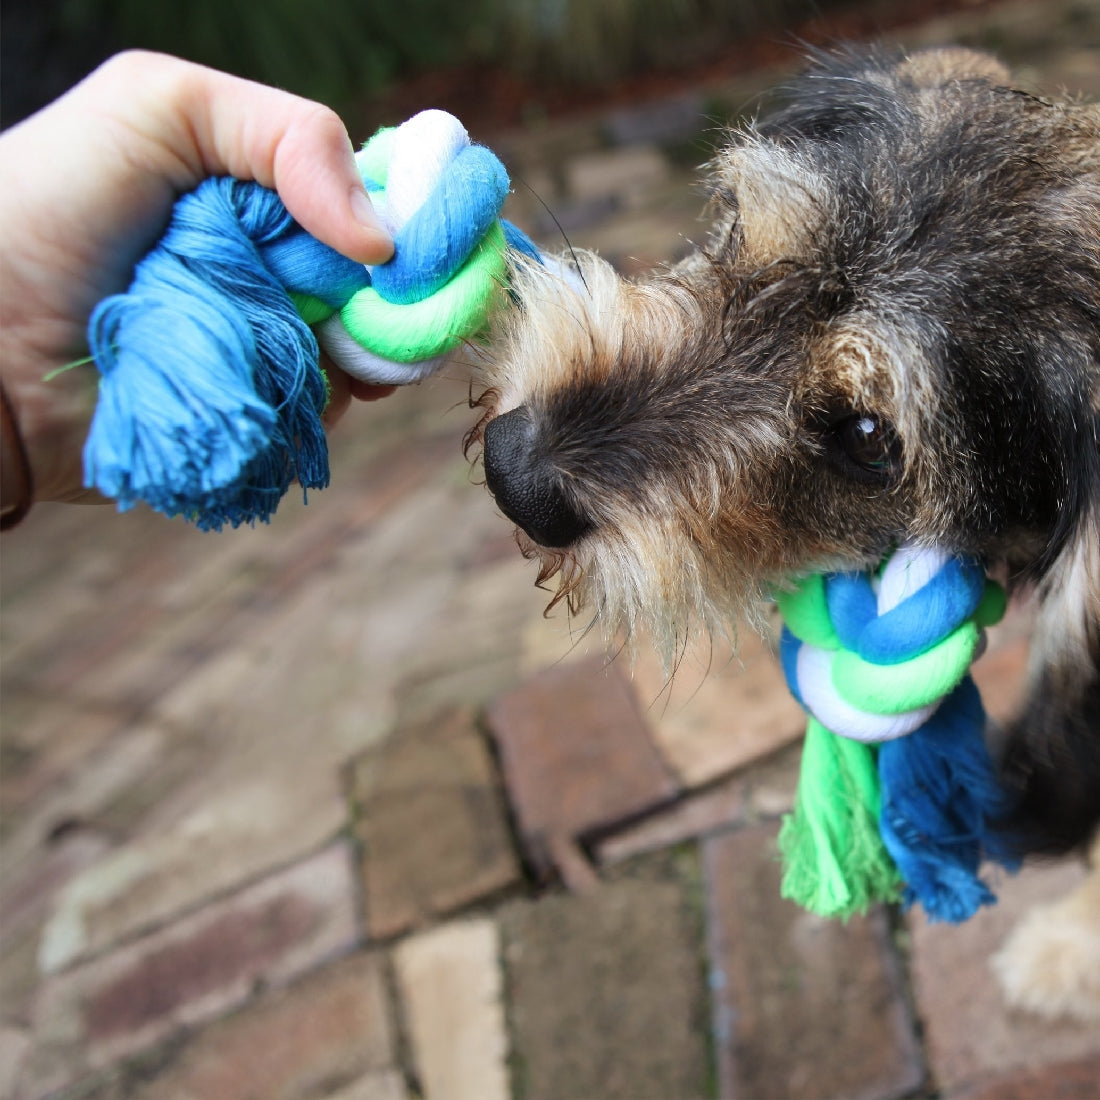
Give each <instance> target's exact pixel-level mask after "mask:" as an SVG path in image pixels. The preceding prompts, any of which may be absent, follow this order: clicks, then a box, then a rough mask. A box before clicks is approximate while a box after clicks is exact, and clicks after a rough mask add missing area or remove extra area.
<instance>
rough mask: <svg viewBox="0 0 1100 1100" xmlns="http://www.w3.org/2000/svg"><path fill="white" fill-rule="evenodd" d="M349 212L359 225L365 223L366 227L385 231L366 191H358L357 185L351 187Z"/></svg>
mask: <svg viewBox="0 0 1100 1100" xmlns="http://www.w3.org/2000/svg"><path fill="white" fill-rule="evenodd" d="M351 212H352V215H353V216H354V218H355V220H356V221H357V222H358V223H359V224H360V225H365V226H366V227H367V228H368V229H381V230H382V232H383V233H384V232H385V231H386V228H385V226H384V225H383V224H382V222H381V220H380V219H379V217H378V213H377V211H376V210H375V209H374V207H373V206H372V205H371V201H370V199H369V198H367V193H366V191H360V190H359V188H358V187H353V188H352V189H351Z"/></svg>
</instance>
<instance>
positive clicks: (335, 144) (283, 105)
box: [116, 52, 393, 264]
mask: <svg viewBox="0 0 1100 1100" xmlns="http://www.w3.org/2000/svg"><path fill="white" fill-rule="evenodd" d="M116 62H117V63H118V64H120V65H122V66H129V67H131V68H133V69H134V70H136V71H135V72H133V73H132V74H129V75H130V77H131V79H132V80H133V83H132V85H131V86H136V87H144V88H146V89H149V88H150V87H153V88H156V87H160V88H163V89H165V90H166V94H164V95H162V96H161V97H160V101H161V103H162V105H163V107H162V109H163V110H164V112H165V113H164V115H163V116H162V119H163V126H162V134H163V138H162V140H163V141H164V142H165V143H166V145H168V146H169V150H168V151H169V152H170V153H172V154H174V155H175V156H176V157H178V158H179V159H180V160H181V161H183V162H184V163H185V164H189V165H190V166H191V167H192V169H193V174H194V176H195V180H194V182H198V179H200V178H202V177H203V176H211V175H231V176H234V177H236V178H237V179H251V180H255V181H256V182H258V183H261V184H263V185H264V186H265V187H272V188H274V189H275V190H276V191H278V193H279V196H280V198H282V200H283V202H284V203H285V204H286V207H287V209H288V210H289V211H290V213H291V214H292V215H293V217H294V218H295V220H296V221H297V222H299V224H301V225H302V226H303V227H304V228H305V229H306V230H308V231H309V232H310V233H312V234H313V235H314V236H315V237H317V238H318V239H319V240H322V241H324V242H325V244H328V245H331V246H332V247H333V248H335V249H336V250H337V251H338V252H341V253H343V254H344V255H345V256H349V257H351V258H352V259H354V260H358V261H360V262H361V263H371V264H374V263H383V262H384V261H386V260H387V259H389V258H390V256H391V255H392V254H393V241H392V240H391V238H390V236H389V234H388V232H387V231H386V229H385V227H384V226H383V225H382V222H381V220H380V219H379V218H378V215H377V213H376V212H375V211H374V208H373V207H372V206H371V202H370V199H369V198H368V197H367V193H366V191H365V189H364V187H363V181H362V179H361V177H360V175H359V172H358V169H357V168H356V166H355V158H354V156H353V153H352V146H351V141H350V139H349V137H348V133H347V130H346V129H345V127H344V124H343V122H341V120H340V117H339V116H338V115H337V114H336V113H335V112H334V111H332V110H330V109H329V108H328V107H325V106H323V105H321V104H319V103H314V102H312V101H310V100H308V99H303V98H301V97H300V96H296V95H292V94H291V93H289V92H284V91H280V90H279V89H276V88H269V87H267V86H265V85H263V84H256V83H253V82H252V81H249V80H242V79H240V78H239V77H235V76H230V75H228V74H227V73H221V72H218V71H216V70H214V69H207V68H205V67H203V66H200V65H193V64H191V63H190V62H185V61H180V60H178V59H177V58H171V57H166V56H163V55H159V54H149V53H142V52H138V53H132V54H126V55H122V56H121V57H120V58H117V59H116ZM148 103H149V99H148V98H143V101H142V103H141V104H136V105H135V108H134V110H135V111H138V110H147V109H148ZM145 128H146V130H147V132H148V129H147V127H145ZM172 146H175V148H172Z"/></svg>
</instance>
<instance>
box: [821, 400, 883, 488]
mask: <svg viewBox="0 0 1100 1100" xmlns="http://www.w3.org/2000/svg"><path fill="white" fill-rule="evenodd" d="M828 450H829V454H830V457H831V458H833V459H834V461H837V462H838V463H839V464H840V465H841V466H842V467H844V468H845V472H848V473H853V474H855V475H856V476H857V477H860V478H861V479H870V480H873V481H876V482H886V481H889V480H891V479H892V478H893V477H894V476H895V475H896V474H897V472H898V468H899V464H900V459H901V443H900V441H899V440H898V437H897V433H896V432H895V431H894V426H893V424H891V423H890V422H889V421H888V420H883V419H881V418H880V417H877V416H873V415H871V414H870V413H856V414H854V415H852V416H846V417H844V418H843V419H842V420H839V421H837V422H836V423H834V424H833V425H832V428H831V430H830V433H829V447H828Z"/></svg>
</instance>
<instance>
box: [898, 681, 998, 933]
mask: <svg viewBox="0 0 1100 1100" xmlns="http://www.w3.org/2000/svg"><path fill="white" fill-rule="evenodd" d="M984 717H985V716H984V711H983V709H982V701H981V697H980V695H979V694H978V689H977V688H976V687H975V686H974V682H973V680H971V679H970V677H969V676H968V677H966V679H964V680H963V681H962V683H960V684H959V686H958V687H957V688H955V690H954V691H953V692H952V693H951V694H950V695H949V696H948V697H947V698H946V699H945V700H944V702H943V703H942V704H941V705H940V707H939V708H938V709H937V711H936V713H935V714H934V715H933V716H932V718H930V719H929V720H928V721H927V722H926V723H925V724H924V725H923V726H921V727H920V729H918V730H915V731H914V732H913V733H911V734H909V736H907V737H900V738H897V739H896V740H893V741H887V742H885V743H883V744H882V745H881V746H880V747H879V760H878V769H879V781H880V789H881V798H882V811H881V817H880V821H879V829H880V832H881V834H882V839H883V843H884V844H885V845H886V849H887V851H889V853H890V855H891V857H892V858H893V860H894V862H895V863H896V864H897V867H898V870H899V871H900V872H901V876H902V878H903V879H904V881H905V890H904V894H903V900H904V902H905V904H906V905H912V904H913V903H914V902H919V903H920V904H921V905H922V906H923V907H924V910H925V912H926V913H927V914H928V918H929V920H932V921H950V922H954V923H958V922H960V921H965V920H968V919H969V918H970V917H972V916H973V915H974V914H975V913H976V912H977V911H978V909H980V908H981V907H982V906H983V905H992V904H993V903H994V902H995V901H996V898H995V897H994V895H993V893H992V891H991V890H990V889H989V887H988V886H986V884H985V883H984V882H982V880H981V879H980V878H979V877H978V870H979V867H980V865H981V862H982V860H983V858H986V857H989V858H994V859H997V860H998V861H999V862H1000V863H1002V865H1004V866H1005V867H1007V868H1009V869H1010V870H1015V868H1016V866H1017V864H1016V863H1015V862H1014V861H1012V860H1011V859H1010V858H1008V857H1007V855H1005V854H1004V853H1003V852H1002V851H1001V850H1000V849H999V847H998V843H997V840H996V838H995V836H994V835H993V834H992V833H991V831H990V826H991V823H992V822H993V821H995V820H996V819H997V818H998V817H1000V816H1001V815H1002V814H1003V813H1004V812H1005V810H1006V809H1007V808H1008V805H1007V797H1006V795H1005V793H1004V791H1003V790H1001V789H1000V788H999V787H998V786H997V778H996V774H995V772H994V768H993V762H992V760H991V759H990V756H989V751H988V749H987V748H986V745H985V740H984V738H983V736H982V728H983V725H984Z"/></svg>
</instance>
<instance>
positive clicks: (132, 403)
mask: <svg viewBox="0 0 1100 1100" xmlns="http://www.w3.org/2000/svg"><path fill="white" fill-rule="evenodd" d="M358 164H359V167H360V171H361V173H362V175H363V177H364V182H365V184H366V186H367V189H368V191H369V192H370V193H371V197H372V201H374V203H375V204H376V206H377V207H379V208H380V209H381V211H382V214H383V217H384V219H385V221H386V224H387V225H388V227H389V229H390V230H391V232H392V234H393V236H394V238H395V252H394V256H393V258H392V259H391V260H390V261H388V262H387V263H385V264H382V265H378V266H376V267H374V268H367V267H365V266H363V265H362V264H357V263H354V262H353V261H351V260H348V259H346V258H345V257H343V256H341V255H340V254H339V253H337V252H335V251H334V250H333V249H331V248H329V247H328V246H327V245H324V244H322V243H321V242H320V241H317V240H315V239H314V238H313V237H311V236H310V235H309V234H308V233H306V232H305V231H304V230H303V229H302V228H301V227H300V226H298V225H297V224H296V223H295V222H294V220H293V219H292V218H291V217H290V215H289V214H288V213H287V211H286V208H285V207H284V206H283V204H282V201H281V200H280V199H279V197H278V196H277V195H276V194H275V193H274V192H272V191H270V190H267V189H266V188H263V187H261V186H259V185H258V184H255V183H244V182H241V181H239V180H233V179H210V180H206V181H204V182H203V183H202V184H200V185H199V186H198V187H197V188H196V189H195V190H194V191H192V192H190V193H189V194H187V195H184V196H183V197H182V198H181V199H179V201H178V202H177V203H176V206H175V209H174V212H173V216H172V221H171V223H170V225H169V227H168V229H167V230H166V232H165V234H164V236H163V237H162V238H161V240H160V241H159V243H158V244H157V245H156V246H155V247H154V248H153V250H152V251H151V252H149V253H148V254H147V255H146V256H145V257H144V258H143V259H142V260H141V262H140V263H139V264H138V265H137V268H136V270H135V274H134V278H133V282H132V283H131V286H130V288H129V290H128V291H127V292H126V293H125V294H120V295H115V296H113V297H111V298H108V299H106V300H104V301H103V302H101V303H100V304H99V306H98V307H97V308H96V310H95V312H94V313H93V315H92V318H91V321H90V323H89V332H88V341H89V345H90V348H91V352H92V357H93V359H94V360H95V362H96V365H97V367H98V368H99V370H100V372H101V375H102V377H101V379H100V387H99V400H98V403H97V407H96V411H95V415H94V418H93V421H92V426H91V430H90V432H89V436H88V439H87V442H86V444H85V449H84V471H85V472H84V481H85V485H86V486H87V487H89V488H96V489H98V490H99V491H100V492H101V493H103V494H104V495H106V496H109V497H112V498H114V499H116V500H117V501H118V503H119V506H120V508H123V509H125V508H129V507H132V506H133V505H134V504H135V503H137V502H138V501H145V502H146V503H148V504H149V505H151V506H152V507H153V508H155V509H157V510H158V511H161V512H165V513H166V514H168V515H180V514H182V515H184V516H186V517H188V518H189V519H191V520H193V521H194V522H195V523H196V524H197V525H198V526H200V527H203V528H212V529H220V528H221V527H222V526H223V524H225V523H230V524H232V525H233V526H237V525H238V524H241V523H249V522H253V521H254V520H256V519H260V520H267V519H269V518H270V516H271V514H272V513H273V512H274V511H275V509H276V507H277V506H278V503H279V501H280V500H281V499H282V497H283V496H284V494H285V493H286V492H287V490H288V489H289V487H290V485H291V484H292V483H293V482H294V481H298V482H299V483H300V484H301V486H302V489H303V491H305V490H308V489H313V488H322V487H324V486H325V485H327V484H328V480H329V466H328V449H327V444H326V441H325V434H324V431H323V428H322V425H321V414H322V413H323V411H324V408H325V404H326V402H327V387H326V382H325V379H324V375H323V372H322V371H321V369H320V366H319V350H318V342H317V338H316V337H315V336H314V333H313V332H312V331H311V328H310V326H311V325H316V326H318V331H319V332H320V333H321V339H322V342H323V344H324V346H325V349H326V351H327V352H328V353H329V354H330V355H331V356H332V358H333V359H334V360H335V361H336V362H337V363H338V365H340V366H341V367H343V368H344V369H345V370H347V371H348V372H349V373H350V374H352V375H354V376H355V377H357V378H360V379H363V380H365V381H370V382H378V383H406V382H414V381H417V380H419V379H421V378H424V377H426V376H427V375H429V374H430V373H431V372H432V371H433V370H435V369H437V368H438V366H439V365H440V364H441V363H442V362H443V361H444V358H445V357H446V354H447V353H448V352H449V351H451V350H453V349H454V348H455V347H457V346H458V345H459V344H460V343H462V342H463V341H465V340H470V339H475V338H476V337H477V336H478V335H479V333H480V332H481V331H482V330H483V329H484V328H485V326H486V322H487V319H488V317H489V314H490V313H491V312H492V310H493V309H494V307H495V306H496V305H497V303H498V302H499V301H500V300H501V295H502V290H503V287H504V281H505V267H506V259H505V254H506V250H507V249H508V248H509V247H511V248H515V249H518V250H520V251H522V252H524V253H526V254H528V255H530V256H532V257H533V258H535V259H537V258H538V253H537V251H536V249H535V247H534V245H532V244H531V243H530V241H528V240H527V239H526V237H524V236H523V234H522V233H520V232H519V230H517V229H515V228H514V227H513V226H509V225H507V224H506V223H502V222H501V221H500V219H499V212H500V208H501V206H502V204H503V202H504V199H505V196H506V195H507V193H508V187H509V183H508V176H507V173H506V172H505V170H504V167H503V165H501V163H500V161H499V160H498V159H497V158H496V157H495V156H494V155H493V154H492V153H491V152H490V151H489V150H488V149H485V148H483V147H481V146H477V145H472V144H471V143H470V140H469V137H468V135H467V134H466V131H465V130H464V129H463V127H462V126H461V124H460V123H459V122H458V121H457V119H454V118H453V117H452V116H450V115H448V114H446V113H445V112H442V111H426V112H423V113H422V114H420V115H417V116H415V117H414V118H412V119H410V120H409V121H408V122H406V123H404V124H403V125H402V126H400V127H397V128H396V129H388V130H383V131H380V132H379V133H378V134H376V135H375V137H374V138H373V139H372V140H371V141H370V142H369V143H368V144H367V145H366V146H365V148H364V149H363V150H362V151H361V152H360V154H359V155H358Z"/></svg>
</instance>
